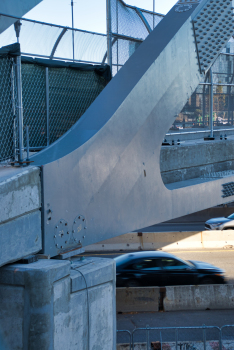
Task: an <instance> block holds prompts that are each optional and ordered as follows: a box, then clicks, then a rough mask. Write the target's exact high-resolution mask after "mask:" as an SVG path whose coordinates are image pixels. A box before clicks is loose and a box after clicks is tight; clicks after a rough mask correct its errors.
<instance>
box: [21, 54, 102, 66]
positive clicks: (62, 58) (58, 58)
mask: <svg viewBox="0 0 234 350" xmlns="http://www.w3.org/2000/svg"><path fill="white" fill-rule="evenodd" d="M21 54H22V55H23V56H33V57H39V58H40V57H43V58H48V59H51V58H50V56H46V55H37V54H34V53H26V52H21ZM53 60H65V61H69V62H70V61H71V62H79V63H89V64H101V63H100V62H93V61H83V60H76V59H75V60H73V59H71V58H65V57H53Z"/></svg>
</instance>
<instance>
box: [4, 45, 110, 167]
mask: <svg viewBox="0 0 234 350" xmlns="http://www.w3.org/2000/svg"><path fill="white" fill-rule="evenodd" d="M13 46H14V45H13ZM15 68H16V64H15V62H14V58H12V57H11V56H10V54H8V55H4V56H2V57H1V53H0V84H1V95H0V96H1V97H0V99H1V107H0V108H1V115H0V132H1V139H0V142H1V148H0V160H1V161H3V160H6V159H16V158H17V157H16V156H17V155H18V153H19V145H18V137H17V135H18V128H17V122H18V106H17V103H16V102H17V101H16V97H17V89H16V87H17V84H16V73H15ZM21 78H22V100H23V126H24V141H23V145H22V148H23V149H24V148H25V147H26V144H27V140H26V137H27V135H26V126H27V127H28V131H29V147H30V149H31V150H39V149H42V148H44V147H46V146H48V145H49V144H51V143H52V142H54V141H56V140H57V139H58V138H59V137H61V136H62V135H63V134H64V133H65V132H67V131H68V130H69V129H70V128H71V127H72V125H73V124H75V123H76V122H77V121H78V120H79V118H80V117H81V116H82V115H83V114H84V112H85V111H86V110H87V108H88V107H89V106H90V105H91V104H92V103H93V101H94V100H95V99H96V97H97V96H98V95H99V94H100V92H101V91H102V90H103V89H104V87H105V86H106V84H107V83H108V81H109V80H110V78H111V74H110V70H109V67H108V66H106V65H105V66H91V65H83V64H75V63H72V64H69V63H65V62H58V61H56V63H55V62H53V61H45V60H40V59H36V60H34V59H29V58H25V57H22V58H21Z"/></svg>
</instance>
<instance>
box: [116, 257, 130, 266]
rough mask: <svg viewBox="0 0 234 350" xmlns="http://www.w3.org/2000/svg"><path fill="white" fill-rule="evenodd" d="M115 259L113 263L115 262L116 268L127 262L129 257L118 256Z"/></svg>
mask: <svg viewBox="0 0 234 350" xmlns="http://www.w3.org/2000/svg"><path fill="white" fill-rule="evenodd" d="M114 259H115V262H116V267H118V266H120V265H123V264H125V263H126V262H127V261H129V255H125V254H124V255H120V256H118V257H116V258H114Z"/></svg>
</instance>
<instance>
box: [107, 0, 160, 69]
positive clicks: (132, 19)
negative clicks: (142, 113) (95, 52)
mask: <svg viewBox="0 0 234 350" xmlns="http://www.w3.org/2000/svg"><path fill="white" fill-rule="evenodd" d="M110 5H111V6H110V8H111V31H112V34H111V35H112V66H113V67H112V74H113V75H115V74H116V73H117V72H118V70H119V69H120V68H121V67H122V66H123V65H124V64H125V63H126V61H127V60H128V59H129V57H130V56H131V55H132V54H133V53H134V52H135V51H136V49H137V48H138V47H139V45H140V44H141V42H142V41H144V40H145V38H146V37H147V36H148V35H149V33H150V32H151V31H152V30H153V28H155V27H156V25H157V24H158V23H159V22H160V21H161V20H162V19H163V17H164V16H163V15H161V14H158V13H154V12H151V11H147V10H143V9H140V8H138V7H135V6H130V5H127V4H125V2H124V1H122V0H110Z"/></svg>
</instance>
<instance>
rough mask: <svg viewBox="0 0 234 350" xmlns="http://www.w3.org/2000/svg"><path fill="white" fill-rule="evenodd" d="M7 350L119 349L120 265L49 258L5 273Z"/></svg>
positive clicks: (2, 302)
mask: <svg viewBox="0 0 234 350" xmlns="http://www.w3.org/2000/svg"><path fill="white" fill-rule="evenodd" d="M0 309H1V313H0V348H1V350H26V349H30V350H42V349H43V350H60V349H61V350H94V349H95V350H110V349H116V319H115V314H116V308H115V264H114V262H113V260H110V259H100V258H87V259H84V260H80V259H73V260H72V261H71V262H70V261H60V260H49V259H45V260H44V259H43V260H39V261H38V262H34V263H32V264H27V265H26V264H12V265H8V266H5V267H2V268H1V269H0Z"/></svg>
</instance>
